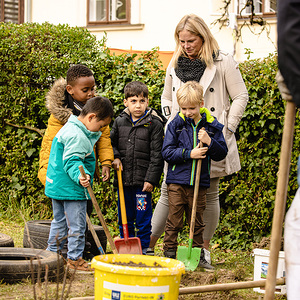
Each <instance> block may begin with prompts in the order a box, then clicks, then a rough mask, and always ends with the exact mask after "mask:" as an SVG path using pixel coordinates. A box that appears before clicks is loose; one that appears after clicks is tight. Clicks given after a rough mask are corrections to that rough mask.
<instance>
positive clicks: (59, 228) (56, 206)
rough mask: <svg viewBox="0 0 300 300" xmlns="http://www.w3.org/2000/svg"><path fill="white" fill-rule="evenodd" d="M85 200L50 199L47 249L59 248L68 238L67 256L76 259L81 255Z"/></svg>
mask: <svg viewBox="0 0 300 300" xmlns="http://www.w3.org/2000/svg"><path fill="white" fill-rule="evenodd" d="M86 207H87V201H82V200H80V201H79V200H77V201H76V200H74V201H73V200H55V199H52V208H53V220H52V222H51V227H50V233H49V239H48V248H47V250H49V251H53V252H57V250H61V249H62V248H63V246H64V244H65V242H66V237H67V239H68V252H67V257H68V258H70V259H72V260H77V259H78V258H79V257H82V254H83V250H84V245H85V229H86Z"/></svg>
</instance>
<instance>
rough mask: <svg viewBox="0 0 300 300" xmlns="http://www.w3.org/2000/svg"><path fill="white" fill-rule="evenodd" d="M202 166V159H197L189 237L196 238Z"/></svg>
mask: <svg viewBox="0 0 300 300" xmlns="http://www.w3.org/2000/svg"><path fill="white" fill-rule="evenodd" d="M202 145H203V144H202V142H200V148H201V147H202ZM201 166H202V159H198V161H197V170H196V179H195V185H194V197H193V207H192V215H191V226H190V236H189V239H190V240H191V239H193V238H194V230H195V220H196V212H197V200H198V194H199V185H200V175H201Z"/></svg>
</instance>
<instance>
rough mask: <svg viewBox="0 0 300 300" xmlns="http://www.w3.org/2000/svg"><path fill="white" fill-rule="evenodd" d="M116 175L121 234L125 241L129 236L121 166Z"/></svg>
mask: <svg viewBox="0 0 300 300" xmlns="http://www.w3.org/2000/svg"><path fill="white" fill-rule="evenodd" d="M117 175H118V186H119V198H120V207H121V218H122V225H123V234H124V239H125V241H127V240H128V238H129V232H128V225H127V214H126V206H125V197H124V188H123V181H122V170H121V167H119V169H117Z"/></svg>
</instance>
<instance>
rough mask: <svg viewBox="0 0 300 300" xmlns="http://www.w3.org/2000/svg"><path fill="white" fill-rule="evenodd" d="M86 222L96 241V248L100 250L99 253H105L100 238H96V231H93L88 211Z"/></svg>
mask: <svg viewBox="0 0 300 300" xmlns="http://www.w3.org/2000/svg"><path fill="white" fill-rule="evenodd" d="M86 222H87V224H88V227H89V229H90V232H91V234H92V236H93V238H94V241H95V243H96V245H97V247H98V249H99V251H100V254H105V252H104V250H103V247H102V245H101V242H100V240H99V238H98V235H97V233H96V231H95V228H94V226H93V224H92V222H91V220H90V217H89V215H88V213H86Z"/></svg>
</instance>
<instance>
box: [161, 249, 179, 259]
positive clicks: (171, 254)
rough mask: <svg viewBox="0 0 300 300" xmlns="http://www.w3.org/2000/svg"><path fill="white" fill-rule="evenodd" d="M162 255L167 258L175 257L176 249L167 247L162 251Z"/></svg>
mask: <svg viewBox="0 0 300 300" xmlns="http://www.w3.org/2000/svg"><path fill="white" fill-rule="evenodd" d="M164 256H165V257H168V258H173V259H176V249H169V250H166V251H164Z"/></svg>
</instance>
